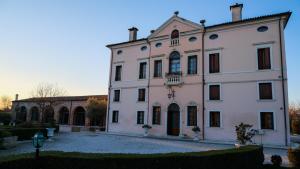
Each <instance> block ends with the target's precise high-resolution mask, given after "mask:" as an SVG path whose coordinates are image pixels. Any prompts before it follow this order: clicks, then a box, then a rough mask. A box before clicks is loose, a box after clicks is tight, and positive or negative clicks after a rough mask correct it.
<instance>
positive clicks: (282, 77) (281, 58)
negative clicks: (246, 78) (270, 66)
mask: <svg viewBox="0 0 300 169" xmlns="http://www.w3.org/2000/svg"><path fill="white" fill-rule="evenodd" d="M278 25H279V44H280V66H281V86H282V99H283V114H284V129H285V130H284V135H285V146H287V145H288V138H287V137H288V136H287V117H286V116H287V113H286V98H285V85H284V81H285V78H284V72H283V53H282V37H281V36H282V33H281V30H282V28H281V18H280V19H279V24H278Z"/></svg>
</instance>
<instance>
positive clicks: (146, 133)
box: [144, 128, 149, 137]
mask: <svg viewBox="0 0 300 169" xmlns="http://www.w3.org/2000/svg"><path fill="white" fill-rule="evenodd" d="M148 135H149V128H144V136H145V137H147V136H148Z"/></svg>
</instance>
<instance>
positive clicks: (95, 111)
mask: <svg viewBox="0 0 300 169" xmlns="http://www.w3.org/2000/svg"><path fill="white" fill-rule="evenodd" d="M86 108H87V116H88V118H89V119H91V125H100V126H104V125H105V117H106V110H107V101H106V100H100V99H97V98H94V97H91V98H89V99H88V100H87V106H86Z"/></svg>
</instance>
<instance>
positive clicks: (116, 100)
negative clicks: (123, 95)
mask: <svg viewBox="0 0 300 169" xmlns="http://www.w3.org/2000/svg"><path fill="white" fill-rule="evenodd" d="M119 101H120V90H114V102H119Z"/></svg>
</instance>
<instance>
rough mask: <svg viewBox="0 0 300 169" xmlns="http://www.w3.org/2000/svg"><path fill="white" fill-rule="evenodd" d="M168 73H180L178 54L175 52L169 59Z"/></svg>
mask: <svg viewBox="0 0 300 169" xmlns="http://www.w3.org/2000/svg"><path fill="white" fill-rule="evenodd" d="M169 73H170V74H179V73H180V54H179V53H178V52H176V51H174V52H172V53H171V54H170V57H169Z"/></svg>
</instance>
